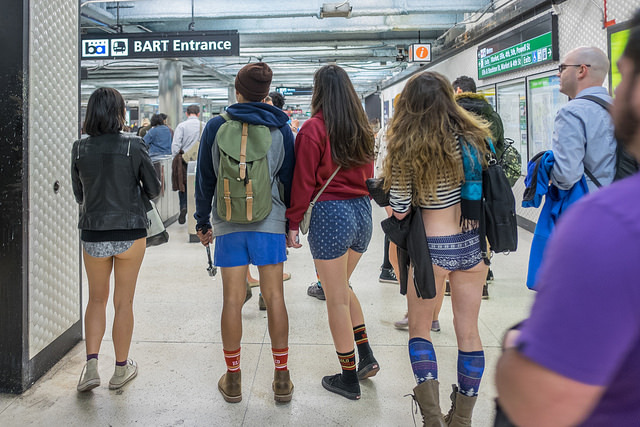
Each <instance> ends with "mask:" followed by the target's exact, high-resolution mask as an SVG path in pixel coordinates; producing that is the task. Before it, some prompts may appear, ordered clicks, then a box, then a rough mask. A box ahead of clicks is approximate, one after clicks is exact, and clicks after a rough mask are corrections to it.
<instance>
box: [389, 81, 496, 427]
mask: <svg viewBox="0 0 640 427" xmlns="http://www.w3.org/2000/svg"><path fill="white" fill-rule="evenodd" d="M488 138H490V132H489V130H488V125H487V124H486V123H485V122H481V121H478V119H477V118H475V117H474V116H472V115H470V114H469V113H467V112H466V111H465V110H463V109H462V108H461V107H459V106H458V105H457V104H456V102H455V99H454V94H453V88H452V86H451V84H450V83H449V81H447V79H446V78H445V77H444V76H442V75H440V74H438V73H435V72H423V73H420V74H417V75H415V76H414V77H412V78H411V79H410V80H409V81H408V82H407V84H406V86H405V87H404V89H403V91H402V93H401V95H400V98H399V99H398V101H397V105H396V109H395V112H394V115H393V119H392V121H391V124H390V127H389V133H388V146H387V157H386V159H385V164H384V176H385V177H386V178H385V187H386V188H387V189H389V190H390V205H391V208H392V209H393V212H394V216H395V218H397V219H398V220H403V219H405V217H407V216H408V215H411V214H415V215H421V217H422V218H421V219H422V223H423V224H424V233H425V235H426V241H427V247H428V254H425V256H426V257H429V258H430V259H429V258H427V259H426V260H424V261H423V262H430V263H432V265H433V279H434V282H433V284H435V283H443V282H444V280H445V277H446V275H447V274H448V275H449V281H450V284H451V302H452V306H453V315H454V321H453V323H454V328H455V333H456V338H457V342H458V386H455V385H454V386H453V388H454V392H453V393H452V395H451V396H452V403H453V405H452V408H451V410H450V411H449V414H448V415H447V416H446V417H445V418H444V419H443V418H442V415H441V412H440V404H439V397H438V396H439V383H438V365H437V361H436V354H435V350H434V348H433V344H432V343H431V331H430V325H431V319H432V316H433V311H434V307H435V303H436V298H432V299H424V298H422V297H421V296H420V295H423V294H422V293H421V292H419V291H417V290H416V289H420V287H419V286H420V283H417V280H415V279H414V282H415V283H414V285H415V286H407V305H408V309H409V314H408V316H409V356H410V359H411V367H412V369H413V373H414V376H415V378H416V382H417V384H418V385H417V386H416V387H415V388H414V399H416V401H417V402H418V405H419V407H420V410H421V411H422V416H423V420H424V423H425V425H428V426H442V425H450V426H467V425H469V426H470V425H471V413H472V411H473V405H474V404H475V400H476V398H477V395H478V387H479V385H480V379H481V377H482V373H483V371H484V352H483V351H482V342H481V341H480V335H479V333H478V313H479V310H480V301H481V297H482V285H483V284H484V279H485V278H486V275H487V268H488V266H487V263H488V260H487V259H486V247H485V246H484V236H482V235H481V233H479V229H481V227H480V221H481V219H482V214H481V213H482V203H481V200H480V199H481V194H482V178H481V177H482V168H483V167H484V166H486V157H485V156H486V154H487V152H488V148H487V142H486V141H487V139H488ZM416 262H421V259H418V260H412V265H411V266H410V271H409V275H408V277H409V278H414V272H413V269H414V267H415V264H416ZM443 291H444V289H443V288H442V287H441V286H438V287H436V292H438V293H439V292H443Z"/></svg>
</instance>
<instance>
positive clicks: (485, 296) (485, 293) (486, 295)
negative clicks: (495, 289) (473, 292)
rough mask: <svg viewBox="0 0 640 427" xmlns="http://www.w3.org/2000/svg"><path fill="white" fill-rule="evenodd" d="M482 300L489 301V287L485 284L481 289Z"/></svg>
mask: <svg viewBox="0 0 640 427" xmlns="http://www.w3.org/2000/svg"><path fill="white" fill-rule="evenodd" d="M482 299H489V287H488V286H487V284H486V283H485V284H484V286H483V287H482Z"/></svg>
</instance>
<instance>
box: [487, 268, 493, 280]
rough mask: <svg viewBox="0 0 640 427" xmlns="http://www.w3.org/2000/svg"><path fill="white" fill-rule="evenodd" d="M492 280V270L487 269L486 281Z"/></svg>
mask: <svg viewBox="0 0 640 427" xmlns="http://www.w3.org/2000/svg"><path fill="white" fill-rule="evenodd" d="M492 281H493V271H491V269H489V271H487V282H492Z"/></svg>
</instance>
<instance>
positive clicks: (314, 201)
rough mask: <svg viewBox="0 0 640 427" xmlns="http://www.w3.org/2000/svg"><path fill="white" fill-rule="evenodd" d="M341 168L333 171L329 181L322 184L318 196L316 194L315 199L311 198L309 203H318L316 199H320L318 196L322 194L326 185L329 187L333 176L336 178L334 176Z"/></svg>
mask: <svg viewBox="0 0 640 427" xmlns="http://www.w3.org/2000/svg"><path fill="white" fill-rule="evenodd" d="M341 167H342V166H338V167H337V168H336V170H334V171H333V173H332V174H331V176H330V177H329V179H328V180H327V182H325V183H324V185H323V186H322V188H321V189H320V191H318V194H316V197H314V198H313V200H312V201H311V203H314V204H315V203H316V202H317V201H318V197H320V195H321V194H322V192H323V191H324V190H325V188H327V185H329V183H330V182H331V180H332V179H333V177H334V176H336V174H337V173H338V171H339V170H340V168H341Z"/></svg>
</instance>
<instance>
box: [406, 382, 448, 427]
mask: <svg viewBox="0 0 640 427" xmlns="http://www.w3.org/2000/svg"><path fill="white" fill-rule="evenodd" d="M410 396H411V397H413V400H414V401H415V402H416V403H417V404H418V408H420V413H421V414H422V425H423V426H427V427H445V426H446V424H445V423H444V419H443V417H442V413H441V412H440V383H439V382H438V380H426V381H425V382H423V383H422V384H419V385H417V386H416V387H415V388H414V389H413V395H410Z"/></svg>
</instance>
